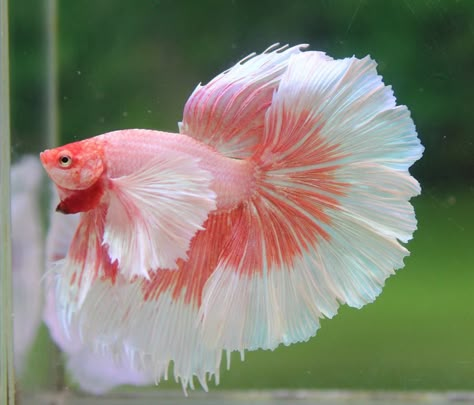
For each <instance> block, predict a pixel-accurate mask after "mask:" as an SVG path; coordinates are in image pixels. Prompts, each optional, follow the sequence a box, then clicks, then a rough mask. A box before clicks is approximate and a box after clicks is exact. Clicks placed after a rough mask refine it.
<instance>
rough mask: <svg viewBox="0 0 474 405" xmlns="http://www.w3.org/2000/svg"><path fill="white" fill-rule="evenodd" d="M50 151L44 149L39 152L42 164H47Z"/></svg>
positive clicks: (49, 158) (49, 160) (49, 159)
mask: <svg viewBox="0 0 474 405" xmlns="http://www.w3.org/2000/svg"><path fill="white" fill-rule="evenodd" d="M50 152H51V151H50V150H49V149H46V150H45V151H44V152H40V154H39V157H40V160H41V163H42V164H43V166H45V167H46V166H47V165H48V164H49V162H51V153H50Z"/></svg>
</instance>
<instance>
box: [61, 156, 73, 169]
mask: <svg viewBox="0 0 474 405" xmlns="http://www.w3.org/2000/svg"><path fill="white" fill-rule="evenodd" d="M58 163H59V166H61V167H69V166H71V164H72V157H71V156H69V155H67V154H63V155H60V156H59V159H58Z"/></svg>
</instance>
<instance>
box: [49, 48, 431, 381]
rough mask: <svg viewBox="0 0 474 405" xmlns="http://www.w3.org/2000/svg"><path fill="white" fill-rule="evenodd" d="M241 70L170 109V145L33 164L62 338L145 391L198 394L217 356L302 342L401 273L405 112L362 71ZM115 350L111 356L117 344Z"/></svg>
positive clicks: (117, 140) (409, 149) (412, 222)
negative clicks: (55, 246)
mask: <svg viewBox="0 0 474 405" xmlns="http://www.w3.org/2000/svg"><path fill="white" fill-rule="evenodd" d="M305 47H306V46H305V45H300V46H295V47H281V48H278V47H277V46H273V47H271V48H269V49H267V50H266V51H264V52H263V53H262V54H259V55H255V54H252V55H250V56H248V57H247V58H245V59H244V60H242V61H240V62H239V63H237V64H236V65H235V66H233V67H231V68H230V69H228V70H227V71H225V72H223V73H222V74H220V75H218V76H217V77H215V78H214V79H212V80H211V81H210V82H209V83H207V84H206V85H198V86H197V88H196V89H195V90H194V92H193V93H192V94H191V96H190V98H189V100H188V101H187V102H186V105H185V107H184V115H183V120H182V122H181V123H180V124H179V134H174V133H167V132H161V131H155V130H148V129H127V130H119V131H114V132H109V133H106V134H103V135H99V136H96V137H92V138H89V139H85V140H82V141H78V142H74V143H71V144H68V145H65V146H61V147H58V148H55V149H51V150H46V151H44V152H43V153H41V156H40V157H41V162H42V164H43V166H44V168H45V170H46V171H47V173H48V175H49V176H50V178H51V179H52V180H53V182H54V183H55V185H56V188H57V192H58V196H59V199H60V202H59V204H58V206H57V210H58V211H59V212H62V213H64V214H73V213H80V221H79V224H78V227H77V230H76V231H75V234H74V237H73V239H72V242H71V245H70V248H69V251H68V253H67V255H66V257H65V258H64V259H63V260H62V261H59V262H57V263H55V264H54V271H55V272H56V305H57V311H58V316H59V317H60V319H61V320H62V324H63V327H64V328H65V330H66V331H68V330H75V329H78V330H79V331H80V334H81V336H82V339H83V340H84V341H85V342H88V343H89V344H90V345H92V346H93V347H94V348H95V350H97V351H103V352H104V351H105V352H110V353H113V354H115V355H116V356H118V357H121V358H125V359H126V361H129V362H130V364H132V365H133V367H134V368H136V369H137V370H141V371H143V372H145V373H147V374H148V373H151V374H153V375H154V376H155V379H156V381H157V382H159V381H160V380H161V379H167V378H168V369H169V365H170V363H171V362H173V374H174V378H175V379H176V380H177V381H180V382H181V384H182V385H183V388H184V389H186V388H187V387H190V388H194V382H193V380H194V377H196V378H197V379H198V381H199V382H200V384H201V385H202V387H203V388H204V389H206V390H207V380H208V379H210V378H211V377H212V376H214V377H215V380H216V383H218V380H219V367H220V364H221V360H222V354H223V353H226V355H227V361H228V362H229V358H230V357H229V354H230V353H231V352H232V351H239V352H241V353H242V355H243V353H244V351H245V350H257V349H274V348H276V347H277V346H278V345H280V344H284V345H289V344H292V343H295V342H301V341H306V340H308V339H309V338H310V337H312V336H314V335H315V334H316V331H317V330H318V328H319V325H320V319H321V318H323V317H327V318H331V317H333V316H334V315H335V314H336V312H337V309H338V307H339V306H340V305H341V304H347V305H349V306H352V307H357V308H360V307H362V306H363V305H365V304H366V303H369V302H372V301H373V300H374V299H375V298H376V297H377V296H378V294H379V293H380V292H381V289H382V286H383V284H384V282H385V280H386V278H387V277H389V276H390V275H391V274H393V273H394V270H395V269H398V268H401V267H403V259H404V257H405V256H407V255H408V254H409V252H408V250H407V249H406V248H405V246H404V245H403V244H404V243H406V242H408V241H409V240H410V239H411V238H412V235H413V232H414V231H415V229H416V218H415V214H414V209H413V206H412V205H411V204H410V202H409V200H410V199H411V198H412V197H413V196H416V195H418V194H419V193H420V186H419V184H418V182H417V181H416V180H415V179H414V178H413V177H412V176H411V175H410V173H409V168H410V166H411V165H412V164H413V163H414V162H415V161H416V160H418V159H419V158H420V157H421V155H422V152H423V146H422V145H421V143H420V141H419V139H418V137H417V133H416V129H415V126H414V123H413V121H412V119H411V117H410V112H409V110H408V109H407V108H406V107H405V106H402V105H397V104H396V100H395V97H394V95H393V92H392V90H391V87H389V86H385V85H384V83H383V81H382V78H381V77H380V76H379V75H378V74H377V71H376V63H375V62H374V61H373V60H372V59H371V58H370V57H365V58H362V59H358V58H355V57H351V58H346V59H341V60H334V59H333V58H331V57H329V56H327V55H326V54H325V53H323V52H316V51H304V48H305ZM124 344H125V345H126V347H127V350H123V349H122V348H123V345H124Z"/></svg>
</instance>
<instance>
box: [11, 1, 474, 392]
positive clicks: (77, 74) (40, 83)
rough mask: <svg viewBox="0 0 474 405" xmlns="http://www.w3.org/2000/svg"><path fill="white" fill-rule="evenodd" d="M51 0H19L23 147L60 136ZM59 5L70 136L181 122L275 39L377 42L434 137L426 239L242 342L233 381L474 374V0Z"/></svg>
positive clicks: (38, 351)
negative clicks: (260, 346) (52, 96)
mask: <svg viewBox="0 0 474 405" xmlns="http://www.w3.org/2000/svg"><path fill="white" fill-rule="evenodd" d="M44 3H45V2H44V1H36V2H32V1H27V0H16V1H11V2H10V18H11V77H12V89H11V91H12V113H13V117H12V130H13V141H12V145H13V154H14V157H15V156H18V155H20V154H23V153H26V152H33V153H37V152H39V151H40V150H41V149H43V148H44V147H46V133H45V132H46V130H45V128H46V127H45V119H44V117H45V105H46V103H45V94H46V82H45V78H46V66H47V64H46V59H45V30H46V27H45V20H46V18H45V8H44ZM58 19H59V26H58V38H57V39H58V44H59V61H58V73H59V83H60V89H59V102H60V106H59V108H60V134H61V142H67V141H71V140H77V139H83V138H86V137H90V136H93V135H97V134H100V133H104V132H108V131H111V130H115V129H123V128H154V129H161V130H168V131H176V130H177V124H176V123H177V121H179V120H180V119H181V114H182V107H183V105H184V103H185V101H186V99H187V97H188V96H189V94H190V93H191V92H192V90H193V89H194V87H195V86H196V85H197V84H198V83H199V82H206V81H208V80H209V79H211V78H212V77H214V76H215V75H216V74H218V73H220V72H221V71H223V70H224V69H226V68H228V67H230V66H231V65H232V64H234V63H235V62H237V61H238V60H239V59H241V58H242V57H244V56H246V55H247V54H249V53H251V52H253V51H257V52H260V51H263V50H264V49H265V48H267V47H268V46H269V45H271V44H273V43H275V42H280V43H289V44H297V43H309V44H310V45H311V49H313V50H323V51H326V52H327V53H328V54H329V55H331V56H332V57H335V58H342V57H346V56H351V55H356V56H358V57H363V56H365V55H366V54H370V55H371V56H372V57H373V58H374V59H375V60H376V61H377V62H378V64H379V67H378V70H379V73H380V74H381V75H382V76H383V77H384V81H385V83H387V84H391V85H392V86H393V88H394V90H395V95H396V96H397V99H398V101H399V103H401V104H406V105H407V106H408V107H409V109H410V110H411V112H412V116H413V119H414V121H415V123H416V125H417V129H418V132H419V136H420V138H421V140H422V143H423V144H424V145H425V147H426V151H425V154H424V157H423V159H422V160H421V161H420V162H418V163H416V164H415V166H414V167H413V169H412V173H413V174H414V175H415V176H416V177H417V178H418V179H419V180H420V182H421V184H422V186H423V189H424V191H423V194H422V196H421V197H418V198H416V199H415V200H414V204H415V206H416V209H417V216H418V219H419V230H418V231H417V232H416V234H415V239H414V240H413V242H411V243H410V244H409V249H410V250H411V252H412V254H411V256H410V257H409V258H408V259H407V260H406V267H405V268H404V269H403V270H401V271H399V272H398V274H397V275H396V276H395V277H392V278H391V279H389V281H388V283H387V285H386V288H385V290H384V292H383V293H382V295H381V296H380V298H379V299H378V300H377V301H376V302H375V303H374V304H371V305H368V306H367V307H365V308H363V309H362V310H353V309H349V308H342V309H341V311H340V314H339V315H338V316H337V317H336V318H334V319H333V320H329V321H323V323H322V328H321V330H320V331H319V332H318V335H317V336H316V337H315V338H313V339H311V340H310V341H309V342H308V343H304V344H298V345H294V346H291V347H281V348H278V349H277V350H276V351H275V352H263V351H260V352H255V353H248V354H247V358H246V361H245V362H244V363H241V362H240V360H238V358H237V356H235V358H234V359H233V365H232V367H231V370H230V371H229V372H224V373H223V375H222V378H221V381H222V382H221V385H220V387H222V388H285V387H290V388H296V387H298V388H302V387H304V388H357V389H364V388H370V389H408V390H411V389H435V390H445V389H474V306H473V303H474V298H473V297H474V214H473V209H474V181H473V174H474V158H473V157H474V146H473V141H474V132H473V129H474V125H473V124H472V122H473V120H472V115H473V107H474V103H473V101H472V98H473V90H474V89H473V78H472V77H473V76H472V75H473V72H474V1H470V0H464V1H455V0H451V1H448V0H446V1H437V0H420V1H415V0H404V1H401V0H400V1H395V0H393V1H378V0H373V1H331V0H320V1H317V0H314V1H309V0H308V1H298V0H295V1H288V0H287V1H281V0H278V1H266V0H265V1H259V2H257V1H255V0H253V1H250V0H233V1H230V0H222V1H217V0H216V1H210V0H200V1H192V0H186V1H172V0H162V1H158V0H142V1H130V0H129V1H116V0H101V1H91V0H84V1H77V2H72V1H69V2H66V1H62V2H61V1H60V2H59V10H58ZM45 335H46V334H45V331H44V330H43V331H42V340H41V342H39V343H38V345H37V346H36V347H35V350H34V351H33V353H32V358H31V364H32V367H31V368H30V369H29V370H28V373H27V376H26V380H27V381H35V382H34V383H35V384H36V383H40V384H43V383H46V380H47V378H48V377H47V376H46V375H45V373H44V372H42V371H41V370H40V369H41V367H43V366H41V365H42V364H44V362H45V361H47V360H48V358H49V356H50V351H49V349H48V350H47V349H45V343H44V340H45Z"/></svg>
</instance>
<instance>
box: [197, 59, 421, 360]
mask: <svg viewBox="0 0 474 405" xmlns="http://www.w3.org/2000/svg"><path fill="white" fill-rule="evenodd" d="M375 68H376V64H375V62H374V61H373V60H371V59H370V58H369V57H366V58H363V59H356V58H354V57H353V58H348V59H343V60H332V59H330V58H328V57H327V56H326V55H324V54H322V53H319V52H304V53H299V52H298V53H294V54H291V55H290V56H289V57H288V59H287V60H286V61H285V66H284V69H283V71H282V73H281V76H279V78H278V80H277V84H276V85H275V89H274V91H273V92H272V95H271V97H270V98H269V99H268V100H267V102H265V103H263V104H264V105H266V106H268V108H267V109H266V110H265V112H264V116H263V117H262V118H263V122H262V130H263V132H262V137H261V138H260V142H259V143H258V145H256V146H255V149H254V150H253V154H252V156H251V157H250V159H253V160H254V161H255V162H256V164H257V166H258V167H259V170H258V178H257V183H258V188H257V190H258V191H257V193H256V194H255V196H254V197H253V198H252V199H251V200H250V201H248V202H247V203H246V204H243V206H241V207H240V208H239V212H238V213H236V212H234V213H233V214H232V215H233V216H234V217H235V218H238V219H236V222H235V223H236V225H235V227H234V229H233V237H232V238H231V239H230V241H229V244H228V246H227V247H226V249H225V250H224V251H223V252H222V253H221V257H220V260H219V263H218V265H217V268H216V270H215V271H214V272H213V273H212V274H211V275H210V278H209V279H208V281H207V283H206V284H205V286H204V290H203V298H202V305H201V308H200V315H201V317H202V320H203V327H202V330H203V334H204V336H205V339H204V340H206V341H212V342H215V344H216V345H218V346H219V347H222V348H225V349H228V350H241V351H242V350H244V349H250V350H251V349H257V348H267V349H268V348H269V349H272V348H275V347H276V346H277V345H279V344H280V343H284V344H290V343H293V342H296V341H304V340H307V339H308V338H309V337H311V336H312V335H314V334H315V333H316V330H317V329H318V328H319V318H321V317H323V316H326V317H332V316H333V315H334V314H335V313H336V312H337V308H338V306H339V304H340V303H347V304H348V305H350V306H354V307H361V306H363V305H364V304H366V303H368V302H371V301H373V300H374V299H375V298H376V296H377V295H378V294H379V293H380V291H381V288H382V286H383V284H384V281H385V279H386V278H387V277H388V276H389V275H391V274H392V273H393V272H394V270H395V269H398V268H401V267H403V258H404V257H405V256H407V255H408V254H409V252H408V251H407V249H406V248H405V247H404V246H403V245H402V244H401V243H400V242H407V241H408V240H409V239H411V237H412V234H413V232H414V230H415V229H416V219H415V214H414V210H413V207H412V205H411V204H410V203H409V200H410V198H411V197H413V196H415V195H417V194H419V193H420V187H419V184H418V182H417V181H416V180H415V179H414V178H413V177H411V176H410V174H409V172H408V168H409V167H410V166H411V165H412V164H413V163H414V162H415V161H416V160H417V159H419V158H420V157H421V154H422V151H423V147H422V146H421V144H420V141H419V139H418V137H417V134H416V130H415V126H414V124H413V122H412V120H411V118H410V113H409V111H408V110H407V108H406V107H405V106H397V105H396V101H395V98H394V96H393V93H392V91H391V88H390V87H387V86H385V85H384V84H383V82H382V78H381V77H380V76H378V75H377V73H376V69H375ZM241 97H242V96H241ZM237 252H240V254H237Z"/></svg>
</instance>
